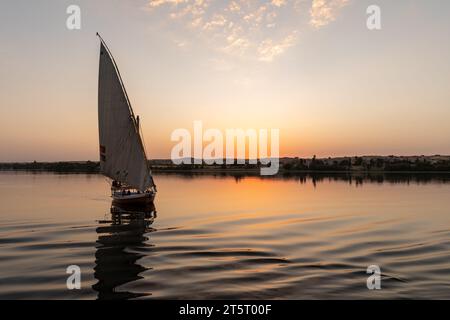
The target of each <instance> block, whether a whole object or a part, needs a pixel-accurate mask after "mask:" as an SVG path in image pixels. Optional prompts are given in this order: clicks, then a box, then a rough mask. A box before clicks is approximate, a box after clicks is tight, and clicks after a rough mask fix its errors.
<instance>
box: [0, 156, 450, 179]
mask: <svg viewBox="0 0 450 320" xmlns="http://www.w3.org/2000/svg"><path fill="white" fill-rule="evenodd" d="M191 163H193V161H192V162H191ZM149 165H150V166H151V168H152V171H153V172H155V173H195V174H196V173H205V174H214V173H218V174H221V173H231V174H232V173H236V174H259V172H260V168H261V167H262V165H261V164H259V163H258V164H249V163H248V160H247V161H246V163H245V164H222V165H220V164H219V165H218V164H214V165H207V164H204V163H203V164H181V165H175V164H173V163H172V161H171V160H170V159H159V160H149ZM0 171H30V172H56V173H58V172H59V173H100V163H99V162H97V161H59V162H36V161H33V162H5V163H0ZM313 173H329V174H336V173H373V174H382V173H435V174H436V173H450V156H441V155H435V156H361V157H335V158H331V157H329V158H316V157H313V158H288V157H284V158H279V174H313Z"/></svg>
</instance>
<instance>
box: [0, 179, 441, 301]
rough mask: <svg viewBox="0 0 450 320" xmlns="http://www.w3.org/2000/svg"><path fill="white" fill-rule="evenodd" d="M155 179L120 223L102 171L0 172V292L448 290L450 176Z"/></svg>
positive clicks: (148, 294) (269, 294)
mask: <svg viewBox="0 0 450 320" xmlns="http://www.w3.org/2000/svg"><path fill="white" fill-rule="evenodd" d="M155 180H156V183H157V184H158V190H159V192H158V195H157V198H156V201H155V211H156V216H155V214H154V213H152V214H151V215H150V214H147V217H144V216H139V217H137V218H136V219H132V220H129V219H126V217H123V218H120V219H118V218H117V216H112V215H111V212H110V209H111V200H110V198H109V187H108V184H107V182H106V179H105V178H103V177H102V176H99V175H56V174H30V173H7V172H3V173H0V260H1V264H0V298H13V299H16V298H17V299H73V298H75V299H96V298H100V299H115V298H140V299H148V298H150V299H151V298H189V299H203V298H213V299H216V298H217V299H218V298H231V299H233V298H239V299H241V298H249V299H262V298H264V299H318V298H326V299H328V298H329V299H356V298H368V299H373V298H375V299H379V298H388V299H390V298H430V299H431V298H433V299H450V179H449V177H445V176H441V177H440V178H439V179H421V178H420V179H414V178H413V179H409V178H404V177H403V178H402V177H400V178H394V179H387V180H386V179H384V180H383V179H373V180H370V181H369V180H367V179H361V180H359V179H350V180H349V179H344V178H339V177H328V178H324V179H317V180H316V179H312V178H309V177H306V178H305V177H302V178H300V177H291V178H284V179H282V178H270V179H267V178H266V179H261V178H259V177H245V178H239V179H237V178H235V177H227V176H223V177H217V176H216V177H215V176H196V177H186V176H177V175H157V176H156V177H155ZM120 217H122V216H120ZM113 218H114V219H113ZM372 264H376V265H379V266H380V267H381V270H382V289H381V290H376V291H371V290H368V289H367V287H366V279H367V277H368V275H367V274H366V269H367V267H368V266H369V265H372ZM69 265H78V266H80V268H81V271H82V283H81V285H82V288H81V290H67V288H66V279H67V276H68V275H67V274H66V268H67V267H68V266H69Z"/></svg>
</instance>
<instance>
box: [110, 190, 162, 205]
mask: <svg viewBox="0 0 450 320" xmlns="http://www.w3.org/2000/svg"><path fill="white" fill-rule="evenodd" d="M112 198H113V205H118V206H121V207H123V206H145V205H148V204H151V203H153V201H154V200H155V193H154V192H149V193H132V194H129V195H128V194H125V195H116V194H114V195H113V196H112Z"/></svg>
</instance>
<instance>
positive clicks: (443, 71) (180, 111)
mask: <svg viewBox="0 0 450 320" xmlns="http://www.w3.org/2000/svg"><path fill="white" fill-rule="evenodd" d="M78 2H79V6H80V8H81V14H82V28H81V30H74V31H69V30H67V28H66V26H65V20H66V18H67V14H66V12H65V10H66V7H67V5H68V3H65V2H64V1H62V2H58V3H51V4H50V3H47V4H41V3H39V4H38V3H29V2H24V1H14V2H8V3H6V2H2V3H1V4H0V25H1V28H0V38H1V39H2V46H1V49H0V52H1V55H2V59H1V61H0V68H1V69H2V73H1V76H0V87H1V88H2V89H1V90H0V108H1V109H0V161H32V160H38V161H45V160H49V161H55V160H87V159H91V160H97V159H98V133H97V81H98V79H97V77H98V51H99V43H98V39H97V38H96V37H95V32H96V31H99V32H100V33H101V34H102V36H103V38H104V39H105V41H106V42H107V43H108V45H109V47H110V49H111V51H112V53H113V54H114V56H115V59H116V61H117V63H118V66H119V68H120V71H121V74H122V77H123V79H124V82H125V86H126V88H127V91H128V94H129V96H130V100H131V102H132V105H133V108H134V110H135V113H136V114H139V115H140V117H141V121H142V126H143V131H144V135H145V137H144V138H145V142H146V146H147V153H148V155H149V157H150V158H169V157H170V151H171V148H172V147H173V146H174V144H175V143H174V142H171V141H170V135H171V133H172V131H173V130H175V129H177V128H187V129H189V130H191V131H192V126H193V121H194V120H201V121H203V124H204V127H205V128H218V129H220V130H222V131H223V132H224V130H225V129H226V128H243V129H249V128H253V129H260V128H267V129H271V128H277V129H280V154H281V156H304V157H311V156H312V155H314V154H316V155H317V156H339V155H362V154H383V155H389V154H403V155H406V154H408V155H412V154H437V153H439V154H450V140H449V139H448V137H450V126H448V119H449V118H450V108H449V101H450V88H449V82H448V79H450V43H449V42H448V41H443V39H448V37H449V30H450V19H448V12H449V10H445V9H444V8H443V7H446V9H450V4H447V3H445V4H442V2H438V1H430V2H426V3H425V2H423V1H408V2H406V1H405V2H402V1H396V2H395V3H393V2H392V1H378V2H379V5H380V6H381V9H382V17H383V20H382V22H383V24H382V29H381V30H379V31H369V30H368V29H367V28H366V24H365V23H366V17H367V16H366V13H365V10H366V8H367V6H368V5H369V4H371V3H370V2H369V1H364V0H363V1H351V0H349V1H344V0H321V1H317V0H311V1H309V0H308V1H277V2H276V3H275V2H273V1H247V2H243V1H235V2H220V3H219V2H215V3H214V4H213V3H210V2H209V1H205V3H206V4H207V5H205V6H204V7H201V8H199V7H195V6H194V5H193V2H191V1H187V2H186V3H183V4H180V5H178V6H174V5H173V4H170V3H166V2H167V1H158V2H155V1H123V2H121V3H120V4H119V3H117V4H116V5H115V6H112V5H110V3H107V5H106V2H103V1H95V2H93V1H78ZM233 3H235V4H237V6H233ZM197 6H198V4H197ZM200 9H202V10H203V11H202V10H200ZM5 13H7V14H5ZM325 13H326V14H325ZM199 18H200V20H199Z"/></svg>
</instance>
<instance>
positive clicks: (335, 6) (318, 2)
mask: <svg viewBox="0 0 450 320" xmlns="http://www.w3.org/2000/svg"><path fill="white" fill-rule="evenodd" d="M347 4H348V0H313V1H312V4H311V10H310V15H311V20H310V24H311V25H312V26H313V27H315V28H320V27H323V26H325V25H327V24H329V23H330V22H332V21H334V20H335V19H336V16H337V14H338V12H339V10H340V9H341V8H342V7H344V6H345V5H347Z"/></svg>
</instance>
